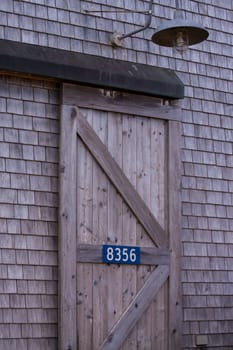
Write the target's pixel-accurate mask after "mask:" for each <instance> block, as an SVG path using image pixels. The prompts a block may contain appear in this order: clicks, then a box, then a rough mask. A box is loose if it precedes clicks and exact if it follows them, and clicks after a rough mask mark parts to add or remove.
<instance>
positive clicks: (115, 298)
mask: <svg viewBox="0 0 233 350" xmlns="http://www.w3.org/2000/svg"><path fill="white" fill-rule="evenodd" d="M178 119H179V109H178V108H177V107H174V106H170V105H169V103H165V101H163V100H161V99H157V98H152V97H143V96H134V95H130V94H125V93H124V94H123V93H122V94H119V93H116V92H112V91H103V90H99V89H94V88H84V87H79V86H73V85H69V84H65V85H64V86H63V91H62V109H61V145H60V146H61V159H60V184H61V187H60V248H59V249H60V259H59V267H60V276H59V277H60V320H59V321H60V340H59V344H60V349H61V350H76V349H79V350H117V349H121V350H135V349H141V350H146V349H150V350H155V349H158V350H168V349H169V350H171V349H177V350H178V349H179V348H180V346H179V333H180V331H179V326H180V293H179V289H180V285H179V260H180V251H179V249H180V248H179V235H180V221H179V220H180V198H179V182H180V171H179V168H180V160H179V151H180V144H179V133H180V131H179V128H180V126H179V121H178ZM103 245H114V246H115V245H117V246H133V247H140V249H141V251H140V265H130V264H104V263H102V246H103Z"/></svg>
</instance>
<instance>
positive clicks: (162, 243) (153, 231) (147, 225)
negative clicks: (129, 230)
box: [73, 107, 167, 247]
mask: <svg viewBox="0 0 233 350" xmlns="http://www.w3.org/2000/svg"><path fill="white" fill-rule="evenodd" d="M73 109H74V110H76V111H77V114H78V118H77V133H78V135H79V137H80V138H81V139H82V141H83V142H84V143H85V144H86V146H87V147H88V149H89V151H90V152H91V153H92V155H93V156H94V158H95V159H96V160H97V161H98V163H99V164H100V166H101V167H102V168H103V170H104V172H105V173H106V175H107V176H108V177H109V179H110V181H111V182H112V183H113V184H114V186H115V187H116V189H117V190H118V192H119V193H120V194H121V196H122V197H123V199H124V200H125V202H126V203H127V204H128V205H129V207H130V208H131V210H132V211H133V213H134V214H135V215H136V217H137V218H138V220H139V222H140V223H141V225H142V226H143V227H144V229H145V230H146V232H147V233H148V235H149V236H150V238H151V239H152V240H153V241H154V243H155V244H156V245H157V246H158V247H166V246H167V238H166V236H167V235H166V233H165V232H164V230H163V229H162V227H161V226H160V225H159V223H158V222H157V220H156V219H155V218H154V216H153V215H152V213H151V211H150V210H149V209H148V207H147V206H146V204H145V202H144V201H143V200H142V198H141V197H140V196H139V194H138V192H137V191H136V190H135V188H134V187H133V186H132V184H131V183H130V181H129V180H128V179H127V177H126V176H125V174H124V173H123V172H122V170H121V168H120V167H119V166H118V164H117V163H116V162H115V161H114V160H113V158H112V157H111V155H110V154H109V152H108V150H107V148H106V146H105V145H104V144H103V143H102V142H101V141H100V139H99V138H98V137H97V135H96V133H95V132H94V131H93V129H92V128H91V127H90V125H89V124H88V123H87V122H86V121H85V119H84V117H83V116H82V114H81V113H80V111H79V110H78V109H77V108H75V107H73Z"/></svg>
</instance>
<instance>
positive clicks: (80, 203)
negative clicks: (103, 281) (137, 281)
mask: <svg viewBox="0 0 233 350" xmlns="http://www.w3.org/2000/svg"><path fill="white" fill-rule="evenodd" d="M87 119H88V122H89V123H90V124H92V119H93V112H92V111H89V113H88V115H87ZM92 174H93V157H92V156H91V155H90V153H89V152H88V150H87V149H86V147H85V145H84V144H83V142H82V141H81V140H80V139H79V138H77V182H76V183H77V188H76V196H77V230H76V235H77V244H88V243H89V244H91V243H92V241H93V220H92V217H93V198H92V197H93V196H92V194H93V185H92ZM92 284H93V268H92V266H91V267H90V266H88V265H87V264H77V325H78V347H79V348H80V349H85V350H92V349H93V336H92V328H93V307H92V300H93V288H92Z"/></svg>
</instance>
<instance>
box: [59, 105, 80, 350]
mask: <svg viewBox="0 0 233 350" xmlns="http://www.w3.org/2000/svg"><path fill="white" fill-rule="evenodd" d="M76 130H77V127H76V112H75V110H73V109H72V108H71V107H70V106H67V105H62V107H61V133H60V135H61V136H60V209H59V230H60V233H59V304H60V308H59V310H60V311H59V349H60V350H76V349H77V328H76V191H75V187H76V146H77V135H76Z"/></svg>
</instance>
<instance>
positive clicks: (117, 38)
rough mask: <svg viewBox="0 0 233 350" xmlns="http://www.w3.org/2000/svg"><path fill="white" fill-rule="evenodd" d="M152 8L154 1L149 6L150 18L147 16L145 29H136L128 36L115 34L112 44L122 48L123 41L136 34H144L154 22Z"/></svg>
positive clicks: (151, 0)
mask: <svg viewBox="0 0 233 350" xmlns="http://www.w3.org/2000/svg"><path fill="white" fill-rule="evenodd" d="M152 7H153V0H150V4H149V10H148V12H147V13H148V16H147V20H146V23H145V25H144V27H142V28H140V29H136V30H134V31H132V32H130V33H127V34H119V33H115V34H113V36H112V44H113V45H115V46H121V41H122V40H123V39H125V38H128V37H130V36H132V35H134V34H137V33H139V32H142V31H143V30H145V29H147V28H148V27H149V26H150V24H151V21H152Z"/></svg>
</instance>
